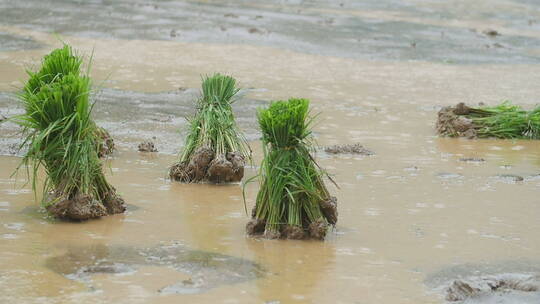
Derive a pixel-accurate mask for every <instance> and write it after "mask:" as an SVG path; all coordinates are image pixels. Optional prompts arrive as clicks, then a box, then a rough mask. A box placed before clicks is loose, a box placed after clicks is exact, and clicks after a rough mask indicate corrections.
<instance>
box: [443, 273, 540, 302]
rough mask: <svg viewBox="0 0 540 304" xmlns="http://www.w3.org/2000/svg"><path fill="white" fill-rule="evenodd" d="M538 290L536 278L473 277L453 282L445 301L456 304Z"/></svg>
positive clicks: (517, 276)
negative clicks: (456, 303)
mask: <svg viewBox="0 0 540 304" xmlns="http://www.w3.org/2000/svg"><path fill="white" fill-rule="evenodd" d="M539 290H540V282H539V277H538V276H532V275H513V274H507V275H501V276H488V277H474V278H469V279H468V280H454V281H453V282H452V284H451V285H450V286H449V287H448V288H447V289H446V296H445V299H446V300H447V301H450V302H457V301H465V300H467V299H471V298H479V297H486V296H489V295H495V294H497V295H500V296H501V297H502V296H505V295H508V294H510V293H513V292H514V293H515V292H538V291H539Z"/></svg>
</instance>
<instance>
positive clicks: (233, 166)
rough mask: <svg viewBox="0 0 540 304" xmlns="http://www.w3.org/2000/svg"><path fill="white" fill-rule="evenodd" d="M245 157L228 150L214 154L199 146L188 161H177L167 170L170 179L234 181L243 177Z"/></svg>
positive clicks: (183, 180)
mask: <svg viewBox="0 0 540 304" xmlns="http://www.w3.org/2000/svg"><path fill="white" fill-rule="evenodd" d="M244 166H245V159H244V157H243V156H242V155H241V154H240V153H236V152H229V153H227V154H226V155H223V154H220V155H215V153H214V151H212V150H211V149H209V148H199V149H197V150H196V151H195V152H194V153H193V156H192V157H191V160H190V161H189V163H187V164H186V163H185V162H184V163H177V164H175V165H173V166H172V167H171V168H170V170H169V176H170V178H171V179H172V180H175V181H179V182H184V183H195V182H205V181H208V182H212V183H234V182H240V181H241V180H242V178H243V177H244Z"/></svg>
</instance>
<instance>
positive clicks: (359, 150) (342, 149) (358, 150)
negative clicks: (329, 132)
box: [324, 143, 375, 156]
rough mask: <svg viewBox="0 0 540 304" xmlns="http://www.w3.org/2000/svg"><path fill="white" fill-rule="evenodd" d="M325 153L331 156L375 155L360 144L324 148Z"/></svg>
mask: <svg viewBox="0 0 540 304" xmlns="http://www.w3.org/2000/svg"><path fill="white" fill-rule="evenodd" d="M324 152H326V153H329V154H360V155H365V156H369V155H374V154H375V153H373V152H372V151H370V150H368V149H367V148H365V147H364V146H362V145H361V144H358V143H356V144H345V145H333V146H328V147H325V148H324Z"/></svg>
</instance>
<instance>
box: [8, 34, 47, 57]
mask: <svg viewBox="0 0 540 304" xmlns="http://www.w3.org/2000/svg"><path fill="white" fill-rule="evenodd" d="M42 47H44V45H43V44H41V43H39V42H37V41H36V40H34V39H32V38H31V37H24V36H19V35H14V34H10V33H5V32H2V31H0V52H8V51H18V50H29V49H38V48H42Z"/></svg>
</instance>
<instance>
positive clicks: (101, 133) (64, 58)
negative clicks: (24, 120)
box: [23, 45, 114, 157]
mask: <svg viewBox="0 0 540 304" xmlns="http://www.w3.org/2000/svg"><path fill="white" fill-rule="evenodd" d="M82 63H83V61H82V58H81V57H80V56H77V55H76V54H75V53H74V52H73V49H72V48H71V47H70V46H69V45H64V47H62V48H59V49H56V50H54V51H52V52H51V53H50V54H48V55H46V56H45V58H43V62H42V65H41V68H40V70H39V71H38V72H32V71H27V73H28V75H29V79H28V81H27V83H26V84H25V86H24V89H23V94H29V93H30V94H32V93H37V92H38V91H39V89H40V88H41V87H42V86H43V85H46V84H51V83H52V82H55V81H58V80H59V79H60V78H61V77H63V76H64V75H68V74H74V75H80V73H81V65H82ZM92 123H93V122H92ZM94 133H95V135H96V145H97V146H98V155H99V157H105V156H107V155H110V154H112V153H113V151H114V140H113V139H112V137H111V135H110V134H109V132H107V130H105V129H104V128H102V127H99V126H97V125H95V126H94Z"/></svg>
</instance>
